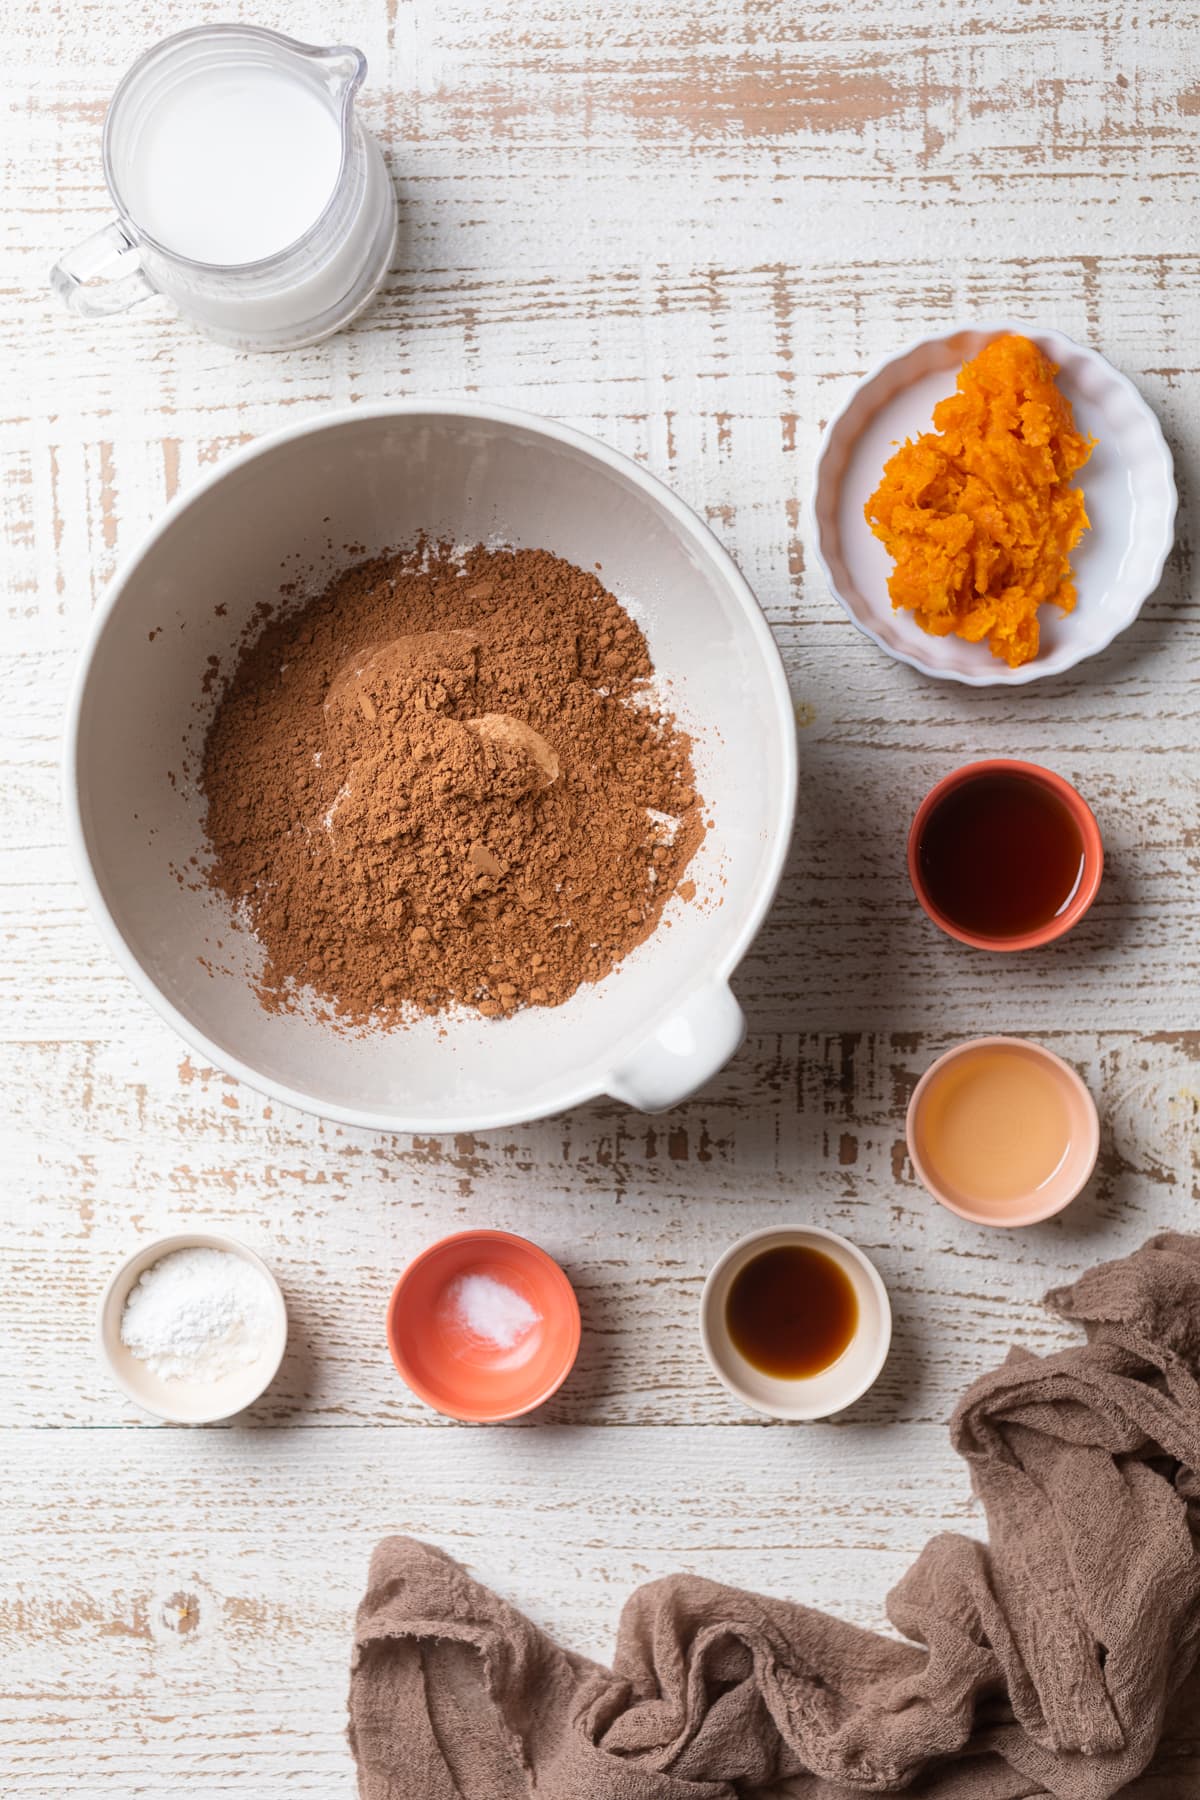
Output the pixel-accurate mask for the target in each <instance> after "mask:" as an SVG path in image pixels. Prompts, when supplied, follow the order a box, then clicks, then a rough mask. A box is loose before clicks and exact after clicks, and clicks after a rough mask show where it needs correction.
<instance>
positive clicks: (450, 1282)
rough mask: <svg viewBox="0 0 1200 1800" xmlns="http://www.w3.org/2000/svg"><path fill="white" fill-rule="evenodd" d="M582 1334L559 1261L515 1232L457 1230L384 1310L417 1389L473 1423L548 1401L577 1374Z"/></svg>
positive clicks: (404, 1371)
mask: <svg viewBox="0 0 1200 1800" xmlns="http://www.w3.org/2000/svg"><path fill="white" fill-rule="evenodd" d="M579 1332H580V1326H579V1303H578V1301H577V1300H576V1298H575V1292H574V1289H573V1288H572V1286H571V1284H570V1282H569V1281H568V1280H567V1278H566V1276H565V1275H564V1274H563V1272H562V1270H561V1269H560V1268H559V1266H558V1264H557V1263H556V1262H555V1261H554V1259H553V1257H550V1256H547V1255H546V1252H545V1251H544V1250H539V1248H538V1246H537V1245H536V1244H531V1243H529V1241H528V1240H527V1239H526V1238H522V1237H515V1236H514V1235H513V1233H512V1232H509V1231H458V1232H455V1233H454V1234H453V1235H452V1236H451V1237H444V1238H440V1239H439V1240H438V1242H437V1243H436V1244H431V1245H430V1246H429V1248H428V1249H427V1250H422V1251H421V1253H420V1255H419V1256H415V1257H414V1258H413V1260H412V1262H410V1263H409V1265H408V1267H407V1269H405V1271H404V1273H403V1275H401V1277H400V1279H399V1281H398V1282H397V1283H396V1287H395V1290H394V1292H393V1294H392V1298H391V1301H390V1303H389V1305H388V1313H387V1338H388V1348H389V1349H390V1351H391V1353H392V1361H393V1362H394V1363H395V1365H396V1367H397V1369H398V1370H399V1371H400V1374H401V1375H402V1376H403V1378H404V1380H405V1381H406V1382H407V1383H408V1385H409V1387H410V1388H411V1389H412V1391H413V1393H414V1394H416V1395H417V1397H418V1398H419V1399H421V1400H424V1401H425V1403H426V1405H428V1406H432V1407H433V1408H434V1410H435V1411H437V1412H440V1413H445V1414H447V1415H448V1416H449V1417H450V1418H452V1419H465V1420H469V1421H471V1422H472V1423H475V1424H485V1423H487V1424H496V1423H499V1421H501V1420H502V1419H515V1418H518V1417H519V1416H520V1415H521V1414H522V1413H527V1412H532V1410H533V1408H534V1407H535V1406H540V1405H541V1404H542V1402H543V1401H544V1400H548V1399H549V1398H550V1396H551V1394H553V1393H554V1392H555V1391H556V1390H557V1389H558V1388H560V1387H561V1386H562V1384H563V1382H564V1381H565V1380H566V1378H567V1376H568V1374H569V1373H570V1371H571V1367H572V1365H573V1363H574V1361H575V1357H576V1355H577V1353H578V1350H579Z"/></svg>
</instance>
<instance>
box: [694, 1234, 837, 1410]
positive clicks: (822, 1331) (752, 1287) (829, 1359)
mask: <svg viewBox="0 0 1200 1800" xmlns="http://www.w3.org/2000/svg"><path fill="white" fill-rule="evenodd" d="M725 1324H726V1327H727V1329H728V1331H729V1336H730V1338H731V1339H732V1341H733V1345H734V1348H735V1349H736V1350H738V1351H740V1352H741V1354H742V1355H743V1356H744V1357H745V1359H746V1361H747V1362H748V1363H752V1364H753V1366H754V1367H755V1368H756V1369H759V1370H761V1372H762V1373H763V1374H764V1375H774V1376H776V1377H778V1378H781V1379H783V1380H785V1381H795V1380H798V1379H800V1378H801V1377H803V1376H806V1375H819V1374H820V1373H821V1370H822V1369H827V1368H828V1367H829V1365H830V1363H835V1362H836V1361H837V1359H838V1357H839V1356H840V1355H841V1354H842V1352H843V1350H844V1349H845V1348H846V1346H847V1344H848V1343H849V1342H850V1339H851V1338H852V1337H853V1336H854V1333H855V1331H856V1330H857V1328H858V1297H857V1295H856V1294H855V1292H854V1284H853V1282H852V1281H851V1280H850V1277H849V1276H848V1275H847V1274H846V1273H845V1272H844V1271H843V1270H842V1269H841V1268H840V1267H839V1265H838V1264H837V1263H835V1262H834V1260H833V1258H832V1256H826V1254H825V1252H824V1251H823V1250H810V1249H809V1248H808V1247H807V1246H806V1245H804V1244H779V1245H778V1246H777V1247H776V1248H775V1249H774V1250H763V1251H762V1252H761V1253H760V1254H759V1255H758V1256H753V1257H751V1259H750V1261H749V1262H748V1263H746V1265H745V1266H744V1267H743V1268H741V1269H739V1270H738V1272H737V1274H736V1275H735V1276H734V1278H733V1281H732V1283H731V1284H730V1288H729V1298H728V1300H727V1301H726V1302H725Z"/></svg>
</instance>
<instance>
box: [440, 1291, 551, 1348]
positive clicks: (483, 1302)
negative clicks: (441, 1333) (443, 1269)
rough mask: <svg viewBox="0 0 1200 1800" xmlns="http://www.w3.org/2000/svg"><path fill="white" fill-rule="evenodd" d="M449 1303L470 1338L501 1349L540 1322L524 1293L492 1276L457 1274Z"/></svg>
mask: <svg viewBox="0 0 1200 1800" xmlns="http://www.w3.org/2000/svg"><path fill="white" fill-rule="evenodd" d="M450 1303H451V1305H452V1307H453V1308H454V1311H455V1313H456V1314H457V1316H458V1318H459V1320H460V1321H461V1322H462V1324H464V1325H465V1326H466V1328H467V1330H468V1331H469V1332H470V1333H471V1335H472V1336H473V1337H477V1338H482V1339H483V1340H484V1342H485V1343H489V1344H495V1345H497V1347H498V1348H499V1349H501V1350H511V1349H512V1347H513V1345H514V1344H519V1343H520V1341H521V1339H522V1338H524V1337H528V1336H529V1333H530V1332H531V1331H532V1330H533V1328H534V1326H535V1325H540V1324H541V1322H542V1315H541V1314H540V1313H538V1312H535V1311H534V1309H533V1307H532V1306H530V1304H529V1302H528V1300H526V1298H525V1296H524V1294H518V1293H517V1291H516V1289H515V1288H510V1287H509V1286H508V1285H507V1284H506V1283H505V1282H503V1281H496V1280H494V1279H493V1277H492V1276H491V1275H460V1276H459V1277H458V1279H457V1281H455V1282H453V1283H452V1285H451V1288H450Z"/></svg>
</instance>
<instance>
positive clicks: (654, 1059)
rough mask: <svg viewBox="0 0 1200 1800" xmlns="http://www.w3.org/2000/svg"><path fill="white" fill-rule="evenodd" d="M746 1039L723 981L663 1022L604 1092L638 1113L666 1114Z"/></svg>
mask: <svg viewBox="0 0 1200 1800" xmlns="http://www.w3.org/2000/svg"><path fill="white" fill-rule="evenodd" d="M745 1035H746V1019H745V1015H744V1014H743V1012H742V1009H741V1007H740V1006H739V1005H738V1003H737V1001H736V1000H735V999H734V997H733V993H732V990H731V989H730V988H729V987H728V986H727V984H726V983H725V982H723V981H717V982H714V983H713V984H712V985H711V986H709V987H704V988H701V989H700V990H699V992H698V993H695V994H693V995H692V996H691V998H690V999H689V1000H685V1002H684V1003H683V1005H682V1006H681V1007H680V1008H679V1011H678V1012H674V1013H672V1014H671V1016H670V1018H668V1019H666V1020H664V1022H663V1023H662V1024H661V1025H660V1026H659V1028H658V1030H657V1031H656V1032H655V1034H654V1036H653V1037H652V1038H650V1039H648V1040H647V1041H646V1042H645V1043H644V1044H640V1045H639V1046H638V1048H637V1049H636V1050H635V1051H634V1052H633V1054H632V1056H630V1057H628V1058H627V1059H626V1060H625V1062H624V1063H622V1065H621V1066H620V1068H617V1069H614V1070H612V1071H611V1073H610V1074H609V1076H608V1079H607V1080H606V1082H605V1084H604V1086H605V1089H606V1091H607V1092H608V1093H610V1094H611V1095H612V1097H613V1099H614V1100H623V1101H624V1102H625V1104H626V1105H627V1106H633V1107H636V1108H637V1110H638V1112H666V1111H667V1110H668V1108H670V1107H672V1106H678V1104H679V1102H680V1101H681V1100H686V1099H687V1097H688V1095H689V1094H694V1093H695V1091H696V1089H697V1088H698V1087H703V1085H704V1083H705V1082H706V1081H708V1080H710V1079H711V1077H712V1076H714V1075H715V1074H716V1073H717V1070H718V1069H720V1068H723V1067H724V1065H725V1064H726V1063H727V1062H728V1061H729V1059H730V1057H731V1056H732V1055H733V1053H734V1051H735V1050H736V1049H737V1048H738V1046H739V1044H740V1043H741V1041H742V1039H743V1038H744V1037H745Z"/></svg>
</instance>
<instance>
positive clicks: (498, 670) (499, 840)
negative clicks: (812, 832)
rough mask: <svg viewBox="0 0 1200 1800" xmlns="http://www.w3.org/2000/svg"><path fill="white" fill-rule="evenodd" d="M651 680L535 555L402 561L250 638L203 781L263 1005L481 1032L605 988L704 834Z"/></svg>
mask: <svg viewBox="0 0 1200 1800" xmlns="http://www.w3.org/2000/svg"><path fill="white" fill-rule="evenodd" d="M652 675H653V668H652V665H651V661H650V656H649V652H648V650H647V646H646V641H645V638H644V637H643V635H642V633H641V631H640V630H639V629H638V627H637V625H636V624H635V623H634V621H633V620H632V619H631V618H630V616H629V614H628V613H627V612H626V611H625V609H624V608H623V607H622V606H621V605H620V603H619V602H618V601H617V600H616V599H615V598H614V597H613V595H612V594H610V593H608V592H607V590H606V589H605V588H604V587H603V586H602V584H601V583H600V581H599V580H598V579H597V578H596V576H595V575H592V574H588V573H586V572H585V571H584V570H582V569H577V568H575V567H574V566H573V565H572V564H570V563H567V562H564V561H563V560H562V558H561V557H557V556H553V555H551V554H550V552H549V551H546V550H517V551H512V550H493V549H487V548H485V547H484V546H482V545H480V546H477V547H476V548H475V549H473V550H470V551H468V552H466V553H465V554H456V553H455V552H454V551H453V550H452V549H451V548H450V547H449V546H446V545H431V544H429V543H426V542H422V543H419V544H417V545H415V546H413V547H412V548H411V549H409V550H407V551H404V552H400V553H397V554H394V555H389V556H384V557H379V558H376V559H374V560H372V561H369V562H365V563H361V564H359V565H357V566H356V567H354V568H352V569H349V570H348V571H346V572H345V573H343V574H341V575H339V576H338V577H337V578H336V579H335V580H334V581H333V582H332V583H331V585H330V586H329V587H328V588H327V589H326V590H325V592H324V593H322V594H321V595H320V596H319V597H318V598H317V599H315V600H310V601H308V602H307V603H305V604H300V605H299V606H293V607H292V608H291V609H290V610H288V611H286V612H285V613H283V614H281V615H280V616H278V617H276V618H272V619H270V620H268V621H267V622H266V623H265V625H263V626H262V628H261V629H260V630H259V632H258V634H257V635H256V636H254V637H253V639H252V640H251V641H249V642H247V643H245V644H244V645H243V647H242V650H241V654H240V656H239V659H238V662H237V665H236V667H235V669H234V671H233V673H232V676H231V677H230V680H229V682H228V684H227V686H226V687H225V690H224V692H223V693H222V695H221V698H220V700H219V702H218V705H217V708H216V712H215V714H214V717H213V721H212V724H211V726H210V729H209V732H208V736H207V739H206V743H205V748H204V761H203V773H202V778H201V785H202V788H203V792H204V795H205V799H206V801H207V812H206V817H205V828H206V831H207V834H208V838H209V842H210V844H211V848H212V852H213V861H212V864H211V866H210V868H209V870H208V872H207V879H208V880H209V882H210V883H211V885H213V886H214V887H216V888H218V889H219V890H220V891H221V892H223V893H224V894H225V895H227V896H228V898H229V899H230V900H231V901H233V902H234V903H235V906H236V907H237V908H238V910H239V913H240V914H241V916H242V917H244V918H245V919H246V920H248V922H249V924H250V925H251V926H252V928H253V930H254V932H255V934H256V935H257V937H258V938H259V940H260V941H261V943H262V944H263V946H264V948H265V950H266V965H265V969H264V973H263V977H262V983H261V989H260V994H261V998H262V1001H263V1003H264V1004H265V1005H267V1006H268V1007H272V1008H288V1007H293V1006H295V1005H297V1004H298V1003H299V1002H300V1000H301V998H302V995H303V993H304V992H305V991H306V990H307V991H309V992H311V993H313V994H315V995H316V997H317V998H318V1000H319V1001H320V1002H323V1003H324V1004H325V1006H326V1008H327V1009H328V1010H329V1011H330V1012H331V1013H332V1014H333V1015H334V1016H335V1017H336V1018H338V1019H339V1020H341V1021H342V1022H344V1023H346V1024H350V1025H357V1024H362V1023H365V1022H366V1021H367V1020H368V1019H375V1020H377V1021H382V1022H384V1023H389V1024H392V1023H397V1022H399V1021H400V1020H401V1019H402V1018H403V1016H404V1015H405V1013H409V1014H411V1012H412V1010H413V1009H414V1008H418V1009H420V1010H421V1011H423V1012H425V1013H439V1012H442V1011H444V1010H446V1009H448V1008H450V1007H453V1006H456V1005H462V1006H468V1007H473V1008H475V1009H476V1010H477V1011H479V1012H480V1013H483V1014H484V1015H486V1016H488V1017H496V1016H499V1015H501V1014H503V1013H510V1012H512V1011H514V1010H515V1009H516V1008H518V1007H520V1006H525V1005H541V1006H556V1005H559V1004H561V1002H562V1001H564V1000H567V999H569V997H570V996H571V995H572V994H573V993H574V992H575V991H576V989H577V988H578V987H579V986H580V985H581V984H582V983H584V982H591V981H599V980H600V979H602V977H603V976H605V975H607V974H608V972H609V971H610V970H611V969H612V968H613V966H614V965H615V964H616V963H618V962H619V961H620V960H621V958H622V957H624V956H626V955H627V954H628V952H629V951H630V950H631V949H632V948H633V947H634V945H635V944H639V943H641V941H642V940H643V939H644V938H646V937H648V936H649V934H650V933H651V932H652V931H653V930H654V928H655V926H656V925H657V923H658V920H659V917H660V915H661V913H662V910H663V907H664V905H665V904H666V901H667V900H668V899H669V897H670V896H671V894H672V893H673V892H674V891H675V890H676V888H677V887H678V886H679V884H680V880H681V877H682V875H683V872H684V870H685V868H686V867H687V864H688V862H689V861H690V859H691V857H692V855H693V854H694V852H695V850H696V848H697V846H698V844H699V843H700V840H701V838H702V836H703V831H704V827H703V823H702V819H701V802H700V800H699V798H698V797H697V795H696V792H695V789H694V785H693V783H694V777H693V771H692V761H691V746H690V742H689V740H688V738H687V736H686V735H685V733H684V732H683V731H682V730H681V729H680V728H679V727H678V725H677V724H676V722H675V721H674V720H673V719H672V718H671V717H670V716H668V715H666V714H664V713H663V712H661V711H658V710H655V708H654V706H653V705H652V703H651V701H650V696H649V694H648V692H647V688H648V683H649V682H650V679H651V677H652Z"/></svg>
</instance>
